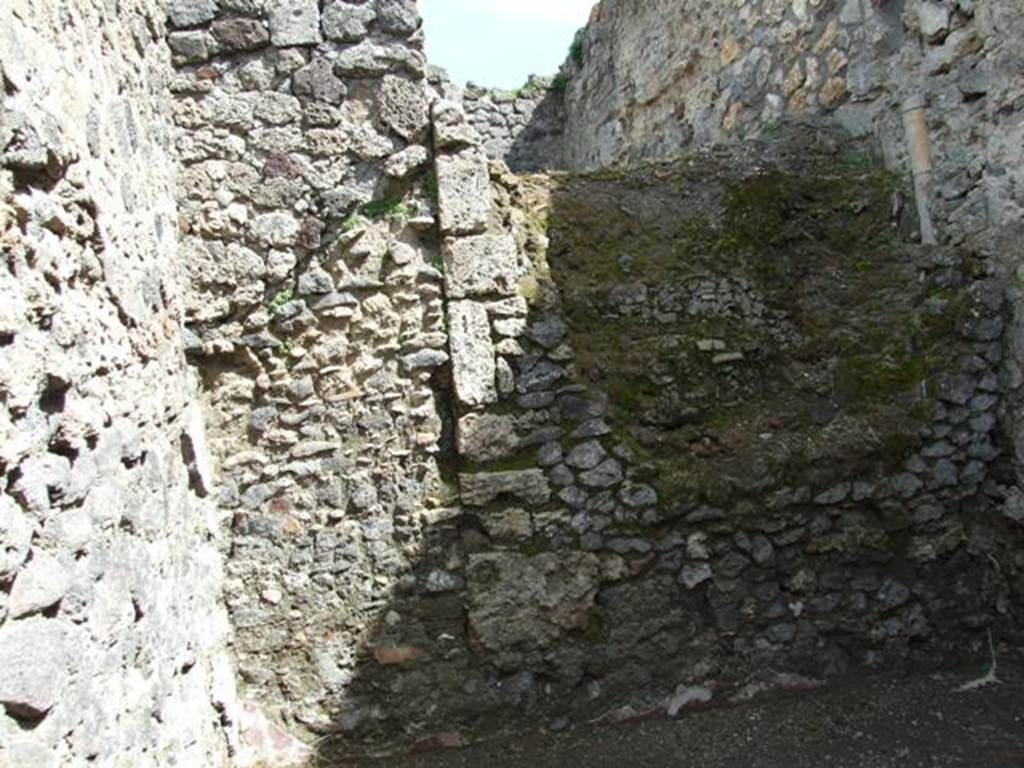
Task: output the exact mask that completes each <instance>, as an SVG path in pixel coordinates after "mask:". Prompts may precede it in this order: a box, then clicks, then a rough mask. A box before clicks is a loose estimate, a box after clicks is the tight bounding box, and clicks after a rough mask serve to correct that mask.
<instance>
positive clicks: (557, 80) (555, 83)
mask: <svg viewBox="0 0 1024 768" xmlns="http://www.w3.org/2000/svg"><path fill="white" fill-rule="evenodd" d="M568 87H569V76H568V75H566V74H565V73H563V72H559V73H558V74H557V75H555V76H554V77H553V78H552V79H551V91H552V93H565V89H566V88H568Z"/></svg>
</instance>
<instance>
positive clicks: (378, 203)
mask: <svg viewBox="0 0 1024 768" xmlns="http://www.w3.org/2000/svg"><path fill="white" fill-rule="evenodd" d="M359 212H360V213H361V214H362V215H363V216H365V217H366V218H368V219H374V220H377V219H392V218H395V219H399V218H405V217H406V216H407V215H408V209H407V208H406V206H405V204H404V203H403V202H402V201H401V200H400V199H398V198H390V199H384V200H374V201H373V202H370V203H365V204H364V205H362V206H360V208H359Z"/></svg>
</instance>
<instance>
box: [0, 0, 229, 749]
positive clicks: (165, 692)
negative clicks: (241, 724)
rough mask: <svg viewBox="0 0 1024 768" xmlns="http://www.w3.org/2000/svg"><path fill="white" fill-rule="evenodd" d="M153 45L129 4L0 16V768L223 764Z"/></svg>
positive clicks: (211, 607)
mask: <svg viewBox="0 0 1024 768" xmlns="http://www.w3.org/2000/svg"><path fill="white" fill-rule="evenodd" d="M163 27H164V20H163V9H162V8H161V7H160V4H159V3H156V2H148V1H146V0H133V1H132V2H122V3H120V4H118V5H117V9H116V10H115V7H114V4H110V3H107V4H103V3H56V2H36V1H35V0H32V1H25V2H22V0H12V1H11V2H5V3H3V5H2V7H0V85H2V87H3V94H2V97H3V102H2V106H0V250H2V252H3V265H2V266H0V478H2V485H0V764H3V765H10V766H34V767H38V768H43V767H44V766H58V765H74V766H81V765H87V764H88V765H131V766H157V765H171V764H175V765H195V766H199V765H202V766H219V765H225V764H227V760H228V752H229V747H230V748H231V749H234V748H235V747H236V742H235V740H234V737H233V736H232V735H231V734H232V733H233V731H234V727H233V726H232V720H233V719H234V718H235V715H236V712H235V711H234V709H233V699H234V694H233V689H234V680H233V676H232V672H231V668H230V665H229V662H228V659H227V657H226V655H225V648H226V643H227V641H228V638H229V628H228V622H227V615H226V611H224V609H223V606H222V591H221V589H222V576H223V574H222V554H221V552H220V551H219V545H220V541H219V528H218V525H217V519H216V517H215V515H214V510H213V508H212V504H211V500H210V498H209V492H210V490H211V487H212V486H211V480H212V478H211V475H210V466H209V464H208V461H207V457H206V452H205V451H206V448H205V440H204V428H203V419H202V415H201V413H200V412H199V410H198V406H197V403H196V387H195V381H194V376H193V375H192V373H190V371H189V370H188V368H187V367H186V363H185V354H184V349H183V342H182V322H183V320H184V303H183V290H182V288H183V283H184V280H183V270H182V264H181V261H180V259H179V254H178V250H177V218H176V212H175V203H174V181H173V179H174V176H173V170H174V168H173V162H172V159H171V149H172V147H171V136H170V131H169V122H168V119H167V118H168V113H169V109H168V107H169V101H168V99H167V98H166V75H167V73H168V71H169V61H168V58H169V57H168V55H167V49H166V45H165V43H164V40H163ZM229 737H230V738H229Z"/></svg>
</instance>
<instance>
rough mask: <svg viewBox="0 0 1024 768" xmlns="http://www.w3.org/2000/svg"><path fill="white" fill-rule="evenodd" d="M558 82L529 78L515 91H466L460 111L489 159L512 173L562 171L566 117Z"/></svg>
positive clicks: (477, 89) (472, 86)
mask: <svg viewBox="0 0 1024 768" xmlns="http://www.w3.org/2000/svg"><path fill="white" fill-rule="evenodd" d="M563 85H564V83H563V82H562V80H561V79H554V80H553V79H552V78H547V77H536V76H531V77H530V79H529V80H528V81H527V82H526V85H525V86H523V87H522V88H520V89H518V90H516V91H502V90H488V89H486V88H480V87H477V86H474V85H469V86H467V87H466V89H465V91H464V92H463V96H462V106H463V108H464V109H465V111H466V116H467V117H468V118H469V123H470V125H472V126H473V128H475V129H476V131H477V133H478V134H479V135H480V139H481V142H482V143H483V147H484V150H485V151H486V152H487V156H488V157H489V158H491V159H492V160H504V161H505V162H506V163H507V164H508V166H509V168H511V169H512V170H513V171H514V172H516V173H529V172H534V171H543V170H554V169H558V168H562V167H563V166H564V158H563V149H562V143H563V141H564V138H563V134H564V127H565V113H564V111H563V95H564V89H563Z"/></svg>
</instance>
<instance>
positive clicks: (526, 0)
mask: <svg viewBox="0 0 1024 768" xmlns="http://www.w3.org/2000/svg"><path fill="white" fill-rule="evenodd" d="M594 1H595V0H462V2H461V4H462V6H463V7H464V8H467V9H469V8H471V9H473V10H482V11H486V12H489V13H493V14H494V15H495V16H498V17H503V18H517V19H532V20H535V21H542V22H548V23H553V24H575V25H576V26H579V27H582V26H583V25H584V24H586V23H587V19H588V18H589V17H590V9H591V8H592V7H593V5H594ZM435 2H436V0H420V3H419V4H420V8H421V9H422V8H424V7H426V6H428V5H433V4H434V3H435Z"/></svg>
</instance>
